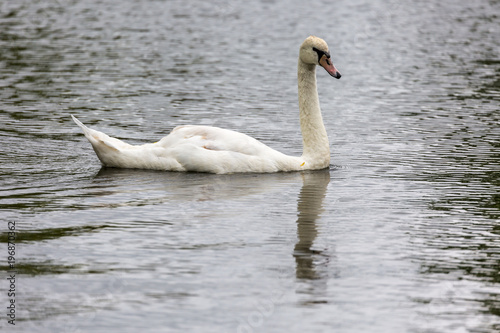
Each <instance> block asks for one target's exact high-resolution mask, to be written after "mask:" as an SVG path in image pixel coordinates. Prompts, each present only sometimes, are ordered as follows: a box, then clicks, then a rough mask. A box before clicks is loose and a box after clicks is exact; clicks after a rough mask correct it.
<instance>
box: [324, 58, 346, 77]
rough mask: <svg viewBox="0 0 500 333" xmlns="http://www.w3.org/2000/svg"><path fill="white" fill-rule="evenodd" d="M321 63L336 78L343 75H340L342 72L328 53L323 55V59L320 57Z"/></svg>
mask: <svg viewBox="0 0 500 333" xmlns="http://www.w3.org/2000/svg"><path fill="white" fill-rule="evenodd" d="M319 64H320V65H321V67H323V68H324V69H325V70H326V71H327V72H328V74H330V75H331V76H333V77H334V78H336V79H340V78H341V77H342V75H340V72H339V71H338V70H337V68H335V66H334V65H333V63H332V60H331V59H330V58H328V57H327V56H326V55H323V56H322V57H321V59H319Z"/></svg>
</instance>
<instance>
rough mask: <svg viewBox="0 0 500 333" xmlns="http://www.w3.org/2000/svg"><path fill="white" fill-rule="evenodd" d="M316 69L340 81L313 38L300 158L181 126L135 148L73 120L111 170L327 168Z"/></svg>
mask: <svg viewBox="0 0 500 333" xmlns="http://www.w3.org/2000/svg"><path fill="white" fill-rule="evenodd" d="M316 65H320V66H322V67H323V68H324V69H326V71H327V72H328V73H329V74H330V75H331V76H333V77H335V78H337V79H340V76H341V75H340V73H339V72H338V71H337V69H336V68H335V66H334V65H333V64H332V62H331V59H330V53H329V51H328V45H327V44H326V42H325V41H324V40H322V39H321V38H318V37H314V36H310V37H308V38H306V40H305V41H304V42H303V43H302V45H301V46H300V53H299V64H298V86H299V109H300V127H301V131H302V143H303V154H302V156H300V157H294V156H288V155H285V154H282V153H280V152H278V151H276V150H274V149H272V148H270V147H268V146H266V145H264V144H263V143H261V142H259V141H257V140H256V139H254V138H252V137H249V136H248V135H245V134H242V133H238V132H234V131H230V130H227V129H222V128H218V127H210V126H192V125H188V126H178V127H176V128H174V129H173V130H172V132H171V133H170V134H169V135H168V136H166V137H164V138H163V139H161V140H160V141H158V142H156V143H150V144H144V145H139V146H132V145H129V144H127V143H125V142H123V141H121V140H118V139H115V138H112V137H109V136H108V135H106V134H104V133H101V132H99V131H96V130H93V129H90V128H88V127H86V126H85V125H84V124H82V123H81V122H80V121H79V120H78V119H76V118H75V117H73V115H72V116H71V117H72V118H73V120H74V121H75V122H76V123H77V124H78V126H80V127H81V129H82V130H83V133H84V134H85V136H86V137H87V139H88V140H89V141H90V143H91V144H92V147H93V148H94V150H95V152H96V154H97V156H98V157H99V159H100V160H101V162H102V164H103V165H105V166H109V167H119V168H138V169H154V170H167V171H192V172H210V173H217V174H224V173H236V172H259V173H263V172H278V171H299V170H316V169H323V168H327V167H329V165H330V144H329V142H328V136H327V134H326V130H325V126H324V125H323V118H322V117H321V110H320V107H319V99H318V91H317V89H316Z"/></svg>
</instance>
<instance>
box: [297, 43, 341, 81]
mask: <svg viewBox="0 0 500 333" xmlns="http://www.w3.org/2000/svg"><path fill="white" fill-rule="evenodd" d="M299 58H300V60H301V61H302V62H304V63H306V64H310V65H319V66H321V67H323V68H324V69H325V70H326V71H327V72H328V74H330V75H331V76H333V77H334V78H336V79H340V77H341V76H342V75H340V72H339V71H338V70H337V68H335V66H334V65H333V63H332V59H331V57H330V51H328V45H327V44H326V42H325V41H324V40H322V39H321V38H319V37H315V36H309V37H307V38H306V40H305V41H304V42H303V43H302V45H301V46H300V54H299Z"/></svg>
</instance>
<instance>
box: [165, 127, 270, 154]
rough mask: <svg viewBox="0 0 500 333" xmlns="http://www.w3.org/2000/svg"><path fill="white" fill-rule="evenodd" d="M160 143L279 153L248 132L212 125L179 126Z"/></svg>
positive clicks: (219, 149) (243, 151)
mask: <svg viewBox="0 0 500 333" xmlns="http://www.w3.org/2000/svg"><path fill="white" fill-rule="evenodd" d="M159 143H160V144H161V145H162V146H164V147H173V146H176V145H181V144H192V145H195V146H198V147H201V148H204V149H207V150H214V151H228V152H235V153H241V154H245V155H251V156H264V155H269V154H275V153H278V152H277V151H275V150H274V149H272V148H270V147H268V146H266V145H265V144H263V143H262V142H260V141H258V140H256V139H254V138H252V137H250V136H248V135H246V134H243V133H239V132H235V131H231V130H227V129H223V128H219V127H211V126H192V125H187V126H179V127H176V128H174V130H173V131H172V132H171V133H170V135H168V136H167V137H165V138H163V139H162V140H161V141H160V142H159Z"/></svg>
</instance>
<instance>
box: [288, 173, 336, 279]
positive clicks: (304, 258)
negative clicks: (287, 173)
mask: <svg viewBox="0 0 500 333" xmlns="http://www.w3.org/2000/svg"><path fill="white" fill-rule="evenodd" d="M302 177H303V178H302V179H303V185H302V189H301V190H300V194H299V199H298V203H297V214H298V219H297V237H298V241H297V244H295V248H294V252H293V256H294V258H295V262H296V276H297V279H310V280H313V279H319V278H321V277H322V274H321V271H324V272H326V269H324V268H325V267H323V269H322V270H321V271H318V260H320V261H322V264H323V265H324V262H325V258H324V254H323V251H321V250H316V249H314V248H313V245H314V241H315V240H316V237H317V235H318V226H317V225H316V220H317V219H318V218H319V217H320V216H321V213H322V212H323V200H324V198H325V195H326V189H327V187H328V183H329V182H330V172H329V170H321V171H317V172H311V173H304V174H303V175H302ZM326 263H328V260H326Z"/></svg>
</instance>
